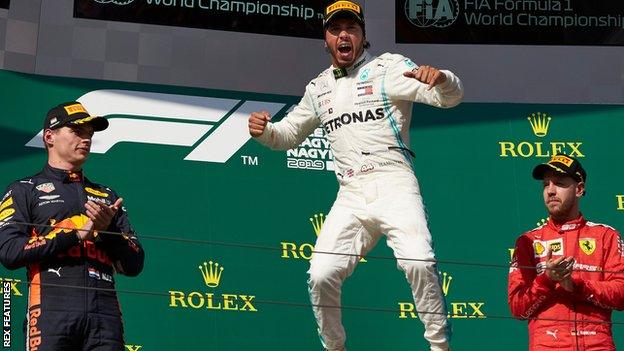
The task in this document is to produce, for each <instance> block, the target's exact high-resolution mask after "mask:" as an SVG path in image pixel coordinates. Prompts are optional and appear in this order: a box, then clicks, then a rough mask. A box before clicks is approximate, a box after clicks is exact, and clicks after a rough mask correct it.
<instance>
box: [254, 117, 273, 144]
mask: <svg viewBox="0 0 624 351" xmlns="http://www.w3.org/2000/svg"><path fill="white" fill-rule="evenodd" d="M271 135H273V123H271V122H269V123H267V126H266V128H265V129H264V133H262V134H261V135H260V136H259V137H255V138H254V139H256V140H258V141H259V142H261V143H262V144H264V145H268V144H270V142H271Z"/></svg>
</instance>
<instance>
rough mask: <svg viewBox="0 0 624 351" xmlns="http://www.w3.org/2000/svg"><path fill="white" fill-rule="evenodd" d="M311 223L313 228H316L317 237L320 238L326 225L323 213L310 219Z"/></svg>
mask: <svg viewBox="0 0 624 351" xmlns="http://www.w3.org/2000/svg"><path fill="white" fill-rule="evenodd" d="M310 222H311V223H312V228H314V233H316V236H319V234H320V233H321V229H322V228H323V223H325V216H324V215H323V214H322V213H319V214H315V215H314V217H310Z"/></svg>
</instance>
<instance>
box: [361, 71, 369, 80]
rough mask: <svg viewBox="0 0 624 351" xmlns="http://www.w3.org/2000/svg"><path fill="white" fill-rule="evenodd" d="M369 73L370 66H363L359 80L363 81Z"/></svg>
mask: <svg viewBox="0 0 624 351" xmlns="http://www.w3.org/2000/svg"><path fill="white" fill-rule="evenodd" d="M369 74H370V68H364V69H363V70H362V73H361V74H360V81H361V82H363V81H365V80H367V79H368V75H369Z"/></svg>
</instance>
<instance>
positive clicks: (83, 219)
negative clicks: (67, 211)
mask: <svg viewBox="0 0 624 351" xmlns="http://www.w3.org/2000/svg"><path fill="white" fill-rule="evenodd" d="M88 220H89V218H88V217H87V216H85V215H83V214H79V215H75V216H71V217H69V218H66V219H64V220H62V221H60V222H56V220H54V219H51V220H50V225H52V226H53V227H54V229H52V230H51V231H50V232H49V233H48V234H47V235H46V236H45V238H46V239H54V238H56V236H57V235H58V234H60V233H69V232H71V231H73V230H76V229H80V228H82V227H83V226H84V225H85V223H87V221H88Z"/></svg>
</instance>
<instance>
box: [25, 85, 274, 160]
mask: <svg viewBox="0 0 624 351" xmlns="http://www.w3.org/2000/svg"><path fill="white" fill-rule="evenodd" d="M77 100H78V101H79V102H80V103H82V104H83V105H84V106H85V108H86V109H87V110H88V111H89V112H90V113H91V114H92V115H95V116H113V117H110V118H109V119H108V121H109V127H108V128H107V129H106V130H104V131H101V132H98V133H96V134H95V135H94V137H93V143H92V145H91V152H92V153H98V154H105V153H106V152H108V151H109V150H110V149H111V148H112V147H113V146H114V145H116V144H118V143H122V142H133V143H146V144H160V145H171V146H187V147H193V146H195V147H194V149H193V150H192V151H191V152H190V153H189V154H188V155H186V157H185V158H184V159H185V160H187V161H200V162H215V163H225V162H226V161H227V160H228V159H229V158H230V157H232V156H233V155H234V154H235V153H236V152H237V151H238V150H239V149H240V148H241V147H243V145H245V143H246V142H247V141H248V140H249V139H251V136H250V135H249V133H248V131H247V119H248V117H249V115H250V114H251V113H252V112H253V111H262V110H266V111H267V112H269V113H270V114H271V115H275V114H276V113H277V112H279V111H280V110H281V109H282V108H283V107H284V106H286V105H285V104H282V103H271V102H261V101H241V100H234V99H221V98H212V97H204V96H190V95H175V94H164V93H151V92H142V91H131V90H95V91H91V92H89V93H86V94H85V95H83V96H81V97H80V98H78V99H77ZM114 115H123V117H121V116H119V117H118V116H114ZM145 117H147V118H150V119H145ZM155 119H158V120H155ZM209 132H210V133H209ZM206 135H207V137H206ZM42 137H43V131H40V132H39V134H37V135H35V136H34V137H33V138H32V139H31V140H30V141H29V142H28V143H26V146H29V147H37V148H44V145H43V140H42Z"/></svg>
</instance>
